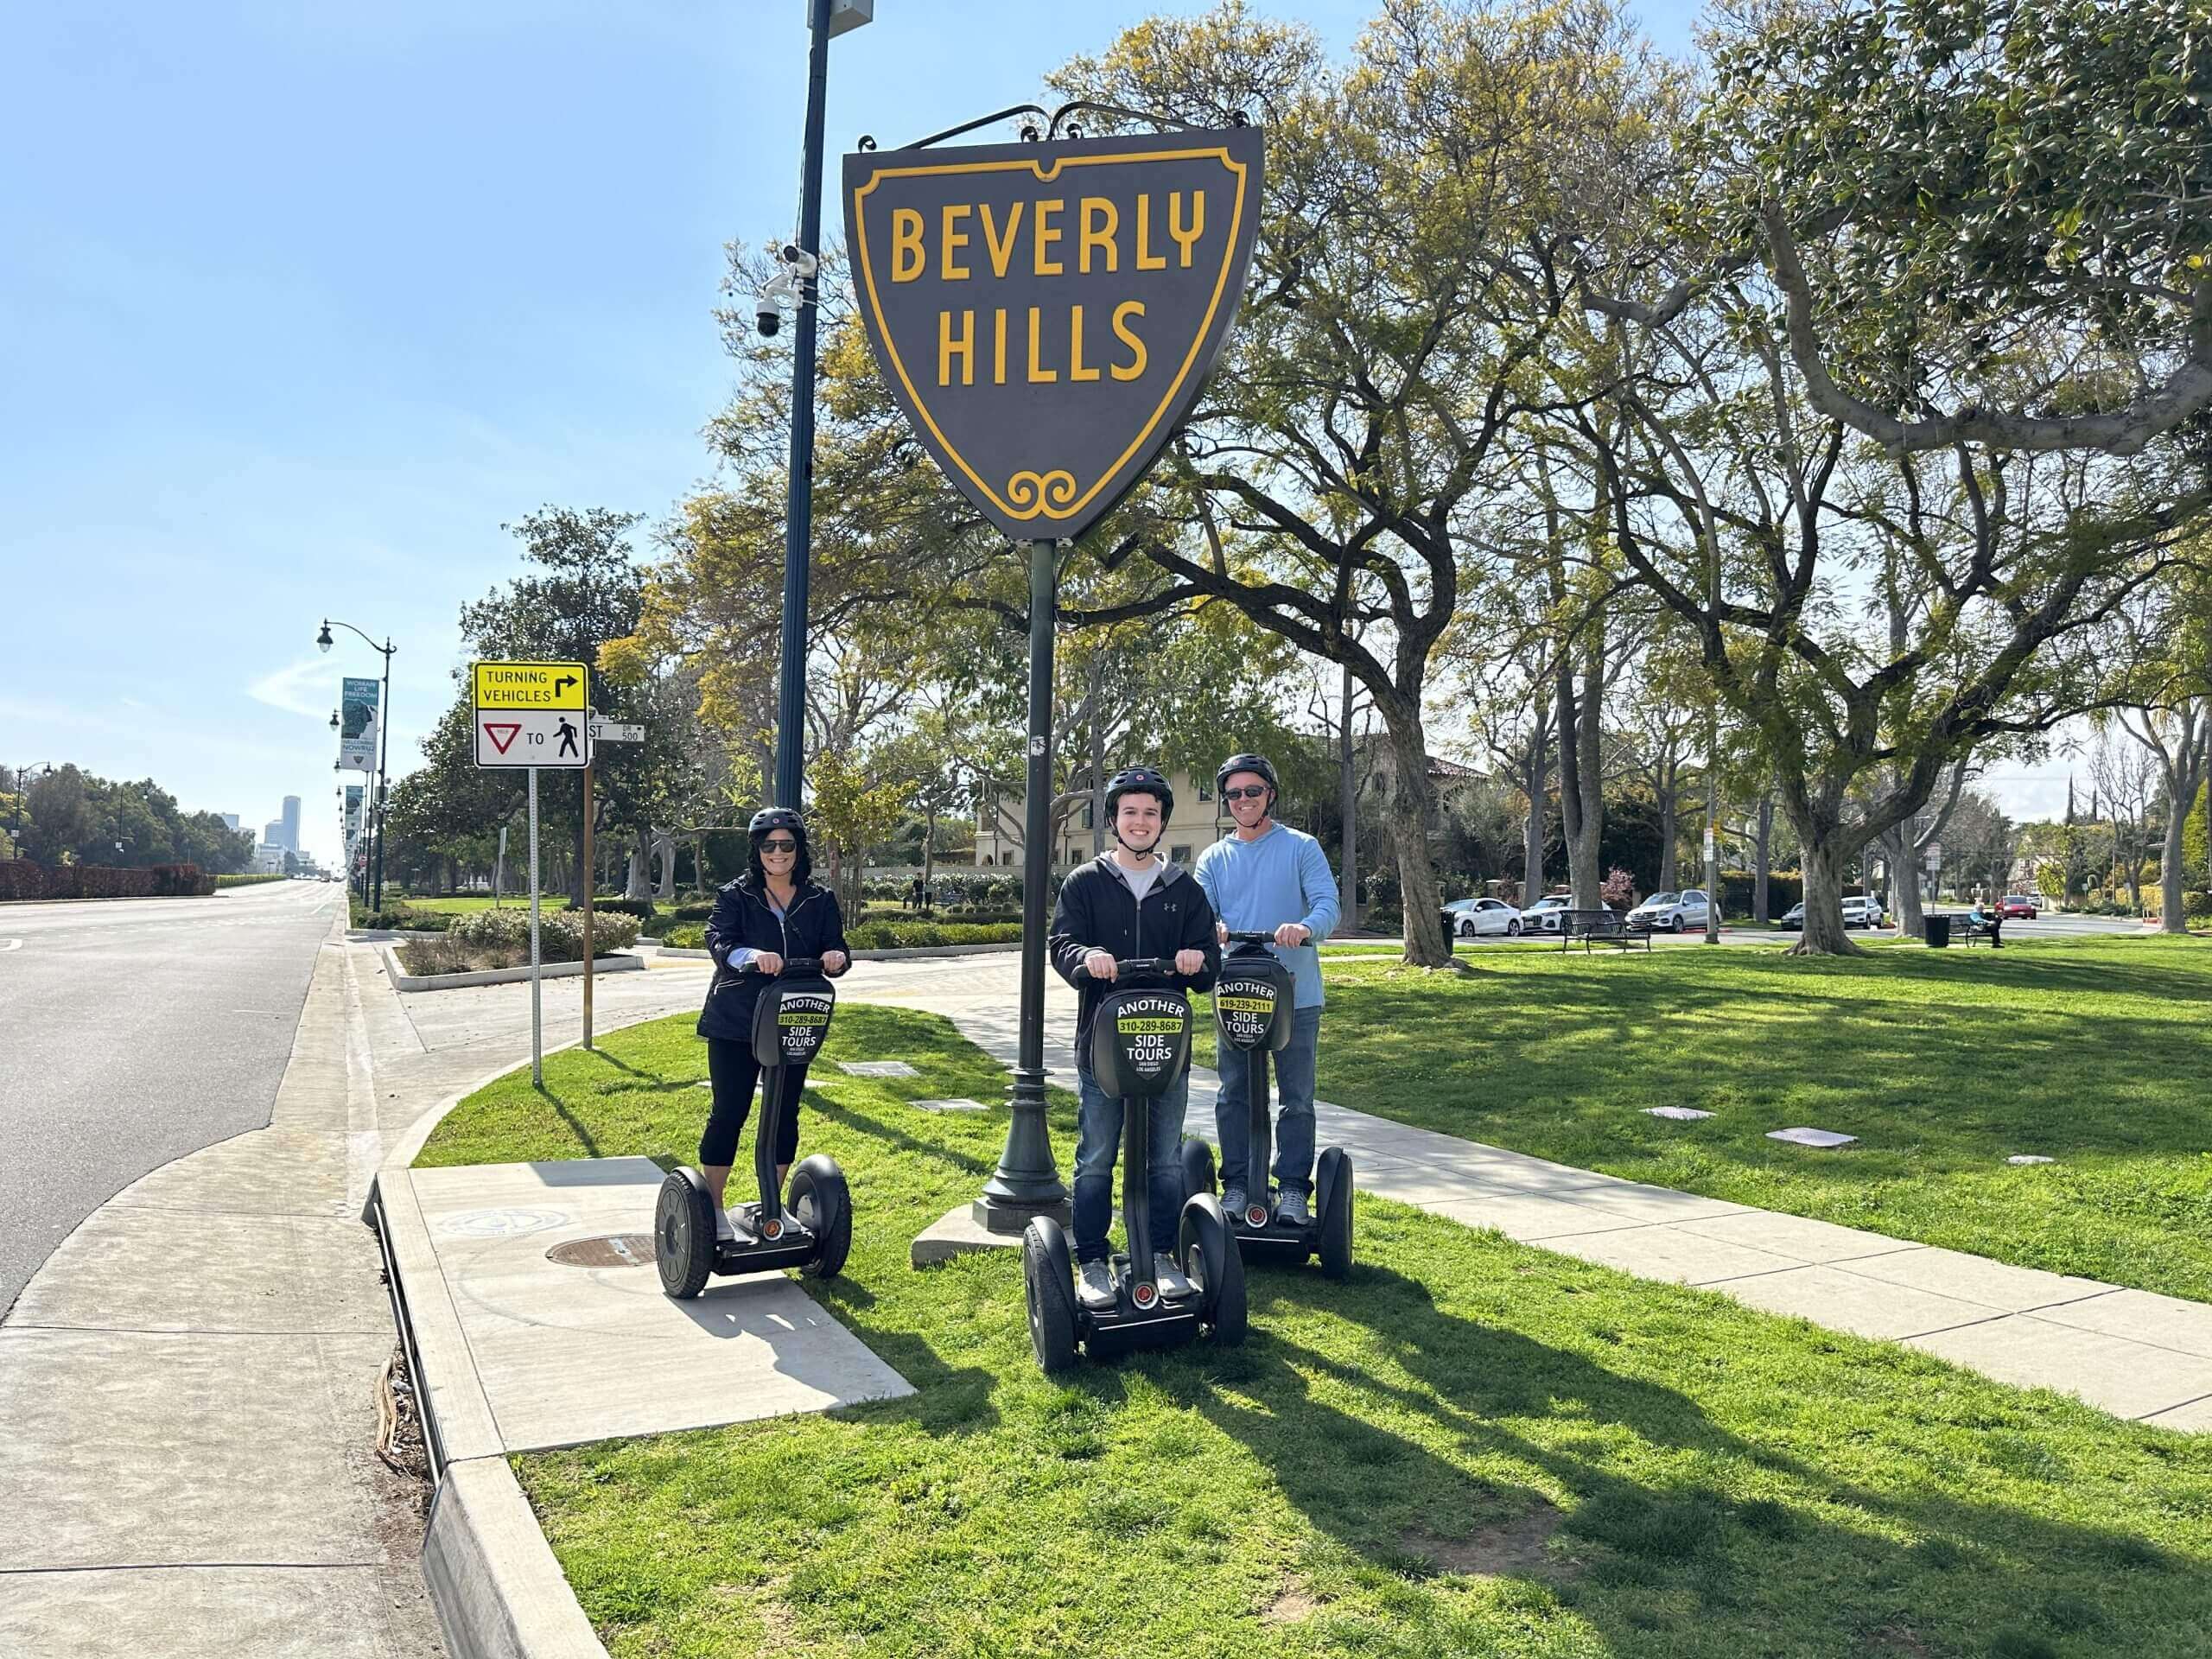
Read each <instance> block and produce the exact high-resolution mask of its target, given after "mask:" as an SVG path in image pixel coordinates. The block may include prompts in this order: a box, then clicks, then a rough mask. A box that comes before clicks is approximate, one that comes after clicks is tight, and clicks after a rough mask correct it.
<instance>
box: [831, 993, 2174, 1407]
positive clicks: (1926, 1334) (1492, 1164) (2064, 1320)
mask: <svg viewBox="0 0 2212 1659" xmlns="http://www.w3.org/2000/svg"><path fill="white" fill-rule="evenodd" d="M846 995H848V997H849V998H850V999H851V1000H855V1001H885V1002H894V1003H898V1004H899V1005H901V1006H905V1007H918V1008H926V1009H929V1010H931V1011H932V1012H936V1013H940V1014H946V1015H948V1016H950V1018H951V1019H952V1020H953V1022H954V1024H955V1025H957V1027H959V1028H960V1030H961V1032H962V1033H963V1035H965V1036H966V1037H968V1038H969V1040H970V1041H972V1042H975V1043H976V1044H977V1045H978V1046H981V1047H982V1048H984V1049H985V1050H987V1051H988V1052H989V1053H990V1054H992V1055H993V1056H994V1057H995V1058H998V1059H1000V1060H1002V1061H1004V1062H1005V1063H1006V1064H1007V1065H1009V1066H1011V1065H1013V1064H1014V1056H1015V1052H1016V1040H1017V1032H1016V1024H1015V1014H1014V1009H1015V999H1014V975H1013V971H1012V969H1011V968H1000V967H998V966H997V965H996V964H994V967H993V969H978V968H976V967H975V966H974V965H972V964H971V965H969V966H968V967H967V968H965V969H963V970H962V972H961V973H960V974H959V976H958V977H957V980H955V981H952V982H943V980H942V978H941V977H938V978H933V977H932V976H927V975H917V974H912V973H906V974H901V975H899V976H896V977H895V979H893V978H888V977H887V978H886V979H884V980H877V979H875V978H874V977H873V976H872V977H871V980H870V981H869V982H864V983H861V984H857V985H854V986H853V987H852V988H851V989H850V990H849V991H848V992H847V993H846ZM1074 1041H1075V995H1074V993H1073V992H1072V991H1070V990H1069V989H1068V988H1066V987H1065V986H1064V985H1062V984H1061V983H1060V982H1059V981H1058V978H1057V976H1052V977H1049V978H1048V980H1047V984H1046V1052H1045V1061H1046V1067H1047V1068H1048V1069H1049V1071H1051V1073H1052V1080H1053V1081H1054V1082H1055V1083H1058V1084H1062V1085H1064V1086H1065V1087H1067V1088H1069V1089H1072V1088H1074V1087H1075V1050H1074ZM1217 1088H1218V1079H1217V1077H1215V1075H1214V1074H1213V1073H1212V1072H1211V1071H1207V1070H1205V1068H1203V1067H1199V1068H1196V1069H1194V1070H1193V1071H1192V1077H1191V1111H1190V1116H1189V1119H1188V1125H1189V1128H1190V1129H1191V1131H1192V1133H1194V1134H1199V1135H1205V1137H1206V1138H1207V1139H1209V1140H1211V1139H1212V1138H1213V1137H1212V1134H1211V1126H1212V1121H1213V1109H1214V1097H1215V1094H1216V1092H1217ZM1315 1116H1316V1117H1317V1119H1318V1120H1319V1121H1318V1129H1319V1135H1318V1144H1319V1145H1320V1146H1324V1147H1329V1146H1338V1147H1344V1150H1345V1151H1346V1152H1348V1153H1350V1154H1351V1156H1352V1160H1353V1165H1354V1168H1355V1172H1356V1175H1357V1182H1358V1187H1359V1190H1360V1191H1361V1192H1370V1193H1373V1194H1375V1195H1376V1197H1379V1198H1394V1199H1396V1200H1398V1201H1399V1202H1401V1203H1404V1204H1410V1205H1416V1206H1417V1207H1419V1208H1421V1209H1424V1210H1428V1211H1433V1212H1435V1213H1436V1214H1438V1215H1441V1216H1446V1217H1450V1218H1451V1219H1452V1220H1454V1221H1459V1222H1463V1223H1465V1224H1466V1225H1468V1226H1471V1227H1486V1228H1494V1229H1495V1230H1497V1231H1499V1232H1501V1233H1503V1234H1504V1235H1505V1236H1507V1237H1509V1238H1512V1239H1516V1240H1518V1241H1520V1242H1522V1243H1529V1244H1537V1245H1541V1247H1542V1248H1543V1249H1548V1250H1557V1251H1560V1253H1562V1254H1564V1255H1573V1256H1579V1257H1580V1258H1582V1259H1583V1260H1585V1261H1587V1262H1599V1263H1602V1264H1603V1265H1605V1266H1606V1267H1611V1268H1619V1269H1620V1270H1622V1271H1623V1272H1624V1273H1631V1274H1637V1275H1638V1276H1640V1277H1643V1278H1646V1279H1656V1280H1663V1281H1670V1282H1672V1283H1675V1284H1684V1285H1696V1286H1701V1287H1705V1288H1707V1289H1711V1290H1717V1291H1720V1292H1722V1293H1724V1294H1727V1295H1730V1296H1732V1297H1734V1298H1736V1300H1738V1301H1741V1302H1744V1303H1745V1304H1747V1305H1749V1306H1753V1307H1758V1308H1762V1309H1764V1310H1765V1311H1766V1312H1768V1313H1783V1314H1791V1315H1796V1316H1797V1317H1800V1318H1802V1319H1809V1320H1811V1321H1813V1322H1814V1323H1815V1324H1817V1325H1827V1326H1829V1327H1831V1328H1832V1329H1835V1330H1839V1331H1847V1332H1853V1334H1855V1335H1858V1336H1862V1337H1872V1338H1878V1339H1880V1340H1885V1341H1896V1342H1902V1343H1904V1344H1905V1345H1907V1346H1908V1347H1912V1348H1917V1349H1919V1350H1921V1351H1923V1352H1925V1353H1929V1354H1933V1355H1936V1357H1939V1358H1942V1359H1947V1360H1950V1361H1952V1362H1954V1363H1957V1364H1961V1365H1964V1366H1967V1367H1968V1368H1969V1369H1971V1370H1977V1371H1980V1372H1982V1373H1983V1374H1984V1375H1986V1376H1993V1377H1995V1378H1996V1379H1997V1380H1999V1382H2003V1383H2013V1384H2015V1385H2017V1386H2018V1387H2022V1388H2046V1389H2057V1390H2059V1391H2060V1392H2062V1393H2066V1394H2071V1395H2076V1396H2077V1397H2079V1398H2081V1399H2082V1400H2085V1401H2087V1402H2088V1403H2090V1404H2091V1405H2094V1406H2098V1407H2101V1408H2103V1409H2105V1410H2107V1411H2109V1412H2112V1413H2113V1414H2114V1415H2116V1416H2121V1417H2129V1418H2135V1419H2138V1420H2139V1421H2145V1422H2148V1423H2153V1424H2156V1425H2158V1427H2164V1428H2172V1429H2182V1430H2192V1431H2207V1430H2212V1306H2208V1305H2206V1304H2204V1303H2202V1302H2192V1301H2187V1300H2182V1299H2180V1298H2177V1297H2172V1296H2160V1295H2154V1294H2152V1293H2150V1292H2148V1291H2141V1290H2127V1289H2122V1288H2120V1287H2117V1286H2113V1285H2107V1284H2101V1283H2099V1282H2098V1281H2095V1280H2091V1279H2073V1278H2067V1277H2064V1276H2063V1275H2061V1274H2054V1273H2044V1272H2039V1271H2037V1270H2035V1269H2033V1268H2016V1267H2011V1266H2007V1265H2006V1264H2005V1263H2003V1262H1993V1261H1990V1260H1988V1259H1987V1258H1986V1257H1984V1256H1979V1255H1967V1254H1965V1253H1963V1252H1961V1251H1958V1250H1946V1249H1933V1248H1930V1247H1929V1246H1927V1245H1924V1244H1916V1243H1911V1242H1910V1241H1909V1240H1905V1239H1898V1238H1890V1237H1887V1236H1884V1235H1882V1234H1880V1233H1870V1232H1862V1231H1859V1230H1855V1229H1853V1228H1848V1227H1839V1226H1835V1225H1834V1224H1831V1223H1828V1222H1824V1221H1813V1220H1808V1219H1807V1218H1806V1217H1801V1216H1786V1215H1779V1214H1777V1213H1775V1212H1773V1211H1765V1210H1754V1209H1751V1208H1748V1207H1746V1206H1745V1205H1738V1204H1729V1203H1726V1202H1723V1201H1721V1200H1719V1199H1716V1198H1700V1197H1698V1196H1696V1195H1695V1194H1694V1193H1688V1192H1675V1191H1674V1190H1673V1189H1671V1188H1668V1187H1659V1186H1647V1185H1641V1184H1639V1183H1637V1182H1635V1181H1626V1180H1622V1179H1618V1178H1617V1177H1614V1176H1610V1175H1603V1174H1599V1173H1597V1172H1595V1171H1592V1170H1586V1169H1576V1168H1573V1167H1570V1166H1567V1165H1564V1164H1554V1163H1548V1162H1546V1161H1545V1160H1542V1159H1541V1158H1531V1157H1528V1156H1526V1155H1525V1154H1521V1153H1516V1152H1510V1151H1508V1150H1506V1149H1505V1148H1503V1147H1490V1146H1484V1145H1483V1144H1481V1143H1480V1142H1478V1141H1464V1140H1460V1139H1459V1138H1458V1137H1456V1136H1452V1135H1440V1134H1438V1133H1436V1132H1434V1131H1433V1130H1429V1129H1421V1128H1413V1127H1411V1126H1410V1125H1408V1124H1403V1123H1398V1122H1392V1121H1391V1120H1389V1119H1388V1118H1382V1117H1375V1116H1370V1115H1369V1114H1367V1113H1365V1112H1357V1111H1352V1110H1351V1109H1348V1108H1345V1107H1342V1106H1336V1105H1332V1104H1330V1103H1327V1102H1325V1101H1323V1102H1318V1103H1316V1106H1315Z"/></svg>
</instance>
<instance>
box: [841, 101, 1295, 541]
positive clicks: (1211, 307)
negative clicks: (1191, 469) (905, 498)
mask: <svg viewBox="0 0 2212 1659" xmlns="http://www.w3.org/2000/svg"><path fill="white" fill-rule="evenodd" d="M1261 148H1262V147H1261V139H1260V133H1259V131H1258V130H1257V129H1255V128H1251V127H1238V128H1232V129H1230V130H1225V131H1183V132H1175V133H1163V134H1156V135H1150V134H1148V135H1145V136H1142V137H1125V138H1082V139H1070V140H1067V141H1065V142H1063V143H1024V144H989V145H979V146H973V147H968V148H959V149H905V150H883V151H868V152H863V153H861V154H860V155H855V156H846V157H845V232H846V240H847V246H848V248H849V250H850V257H851V259H852V264H853V282H854V287H855V292H856V295H857V297H858V300H859V304H860V310H861V318H862V320H863V321H864V323H865V325H866V327H867V329H868V340H869V343H870V344H871V345H872V346H874V350H875V357H876V362H877V364H878V365H880V367H881V369H882V372H883V378H884V379H885V380H886V381H887V383H888V384H889V385H890V387H891V389H892V391H893V395H894V396H896V397H897V398H898V399H899V404H901V406H903V407H904V408H905V410H906V415H907V417H908V419H909V420H911V421H912V423H913V427H914V431H915V433H916V435H918V437H919V438H920V439H921V441H922V442H923V444H924V445H925V447H926V448H928V449H929V451H930V453H931V454H932V455H934V456H935V457H936V459H937V463H938V466H940V467H943V468H944V472H945V475H946V476H947V477H948V478H950V480H952V482H953V484H954V485H955V486H957V488H959V489H960V490H961V491H962V493H964V494H965V495H966V496H967V497H968V499H969V500H971V501H973V502H974V503H975V504H976V506H977V508H979V509H980V510H981V511H982V513H983V514H984V515H985V516H986V517H987V518H989V519H990V521H991V522H992V523H993V524H995V525H997V526H998V528H999V529H1000V530H1001V531H1003V532H1004V533H1005V534H1006V535H1007V536H1008V537H1011V538H1013V539H1014V540H1016V541H1045V540H1064V539H1067V538H1070V537H1075V536H1077V535H1079V534H1081V533H1082V531H1084V528H1085V527H1087V526H1088V525H1090V524H1092V523H1094V522H1096V520H1097V518H1099V517H1100V516H1101V515H1102V514H1103V513H1104V512H1107V511H1108V510H1109V508H1111V507H1112V506H1113V505H1114V504H1115V503H1116V501H1118V500H1120V499H1121V498H1122V496H1123V495H1125V494H1126V493H1128V490H1129V489H1130V488H1131V486H1134V485H1135V483H1136V482H1137V480H1139V479H1140V478H1141V477H1142V476H1143V475H1144V472H1145V469H1146V468H1147V467H1149V466H1150V465H1151V464H1152V461H1153V458H1154V456H1155V455H1156V454H1159V452H1160V446H1161V445H1162V444H1164V443H1165V442H1166V441H1167V439H1168V437H1169V435H1171V434H1172V433H1173V431H1174V430H1175V428H1176V426H1177V424H1178V423H1179V422H1180V421H1181V420H1182V418H1183V417H1184V416H1185V415H1186V414H1188V413H1189V411H1190V409H1191V405H1192V403H1193V402H1194V401H1195V400H1196V399H1197V397H1198V392H1199V390H1200V388H1201V387H1203V386H1204V385H1205V379H1206V375H1207V373H1208V372H1210V371H1211V368H1212V367H1213V364H1214V359H1215V358H1216V357H1217V356H1218V355H1219V353H1220V351H1221V347H1222V344H1223V342H1224V340H1226V339H1227V338H1228V335H1229V329H1230V324H1231V322H1232V321H1234V320H1235V317H1236V307H1237V303H1238V302H1239V300H1240V299H1241V298H1242V297H1243V289H1244V273H1245V269H1246V267H1247V266H1248V265H1249V264H1250V261H1251V257H1252V242H1253V238H1254V236H1255V232H1256V231H1257V229H1258V226H1259V215H1260V164H1261Z"/></svg>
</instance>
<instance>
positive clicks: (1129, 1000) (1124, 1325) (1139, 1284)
mask: <svg viewBox="0 0 2212 1659" xmlns="http://www.w3.org/2000/svg"><path fill="white" fill-rule="evenodd" d="M1171 972H1172V964H1171V963H1166V962H1164V961H1162V960H1160V959H1159V958H1157V957H1135V958H1132V959H1130V960H1128V961H1126V962H1116V963H1115V964H1114V974H1115V983H1116V986H1117V987H1125V988H1119V989H1116V990H1115V991H1114V992H1113V993H1112V994H1111V995H1109V996H1108V997H1107V998H1106V1000H1105V1001H1103V1002H1102V1003H1100V1004H1099V1007H1098V1012H1097V1014H1096V1016H1095V1017H1094V1018H1093V1019H1092V1020H1091V1026H1090V1070H1091V1075H1092V1076H1093V1077H1096V1078H1097V1079H1098V1086H1099V1087H1100V1088H1101V1089H1103V1090H1105V1091H1106V1092H1107V1093H1108V1094H1109V1095H1116V1096H1120V1097H1121V1102H1122V1226H1123V1230H1124V1231H1126V1232H1127V1234H1128V1251H1127V1253H1126V1254H1122V1255H1116V1256H1115V1257H1114V1258H1113V1259H1112V1262H1111V1263H1110V1266H1111V1268H1112V1272H1113V1275H1114V1292H1115V1296H1114V1305H1113V1306H1111V1307H1106V1308H1097V1309H1092V1308H1088V1307H1085V1306H1083V1304H1082V1303H1081V1302H1080V1301H1079V1300H1077V1297H1076V1294H1075V1268H1074V1264H1073V1262H1072V1261H1071V1259H1070V1253H1069V1250H1068V1238H1067V1235H1066V1233H1065V1232H1063V1231H1062V1230H1061V1229H1060V1225H1059V1224H1058V1222H1056V1221H1054V1220H1052V1218H1051V1217H1049V1216H1040V1217H1037V1218H1036V1219H1035V1220H1033V1221H1032V1222H1031V1223H1030V1224H1029V1226H1028V1228H1027V1230H1026V1231H1025V1232H1024V1233H1023V1235H1022V1238H1021V1271H1022V1279H1023V1281H1024V1284H1025V1286H1026V1287H1027V1292H1028V1296H1029V1339H1030V1342H1031V1344H1033V1346H1034V1347H1035V1349H1036V1351H1037V1363H1038V1364H1039V1365H1041V1366H1042V1367H1044V1369H1045V1370H1046V1371H1048V1372H1050V1371H1064V1370H1067V1369H1068V1368H1069V1367H1071V1366H1072V1365H1073V1364H1074V1363H1075V1359H1076V1351H1077V1349H1078V1348H1080V1349H1081V1350H1082V1351H1083V1352H1084V1353H1085V1354H1086V1355H1088V1356H1089V1357H1090V1358H1091V1359H1094V1360H1101V1359H1108V1358H1113V1357H1118V1356H1120V1355H1122V1354H1125V1353H1128V1352H1130V1351H1134V1350H1135V1349H1139V1348H1165V1347H1171V1346H1173V1345H1174V1344H1178V1343H1184V1342H1190V1341H1192V1340H1194V1339H1195V1338H1198V1336H1199V1335H1201V1334H1207V1333H1210V1334H1211V1337H1212V1338H1213V1340H1214V1341H1216V1342H1218V1343H1224V1344H1229V1345H1230V1346H1232V1347H1233V1346H1235V1345H1236V1344H1238V1343H1241V1342H1243V1340H1244V1266H1243V1262H1242V1261H1240V1260H1239V1259H1238V1256H1237V1254H1236V1236H1235V1235H1233V1234H1232V1233H1231V1232H1230V1227H1229V1219H1228V1217H1225V1216H1224V1215H1223V1214H1222V1212H1221V1204H1220V1201H1219V1200H1218V1199H1217V1198H1214V1196H1213V1195H1212V1194H1211V1193H1210V1192H1208V1193H1201V1194H1199V1195H1198V1196H1197V1197H1194V1198H1187V1199H1185V1202H1184V1205H1183V1208H1182V1213H1181V1215H1180V1217H1179V1224H1178V1226H1177V1229H1176V1245H1175V1250H1174V1257H1175V1263H1176V1265H1177V1266H1178V1267H1179V1268H1181V1269H1182V1270H1183V1273H1184V1274H1185V1276H1186V1277H1187V1278H1188V1279H1189V1280H1190V1281H1191V1283H1192V1287H1193V1291H1194V1294H1192V1295H1189V1296H1185V1297H1184V1298H1182V1299H1180V1300H1176V1301H1170V1300H1167V1299H1166V1297H1164V1296H1162V1295H1161V1294H1160V1287H1159V1286H1158V1285H1157V1284H1155V1283H1154V1281H1153V1277H1152V1256H1153V1244H1152V1229H1153V1217H1152V1213H1151V1211H1152V1202H1151V1189H1150V1185H1149V1182H1150V1179H1151V1174H1152V1172H1151V1167H1150V1162H1149V1159H1148V1157H1147V1149H1148V1148H1149V1147H1150V1146H1151V1135H1150V1131H1151V1128H1152V1122H1151V1120H1152V1103H1153V1102H1154V1100H1155V1099H1157V1098H1158V1097H1159V1096H1162V1095H1164V1094H1166V1092H1167V1091H1168V1090H1170V1089H1172V1088H1173V1087H1174V1085H1175V1084H1176V1082H1177V1081H1178V1080H1179V1078H1181V1077H1183V1076H1184V1074H1185V1073H1186V1072H1187V1071H1189V1070H1190V1068H1191V1003H1190V999H1189V998H1187V997H1186V996H1185V995H1183V993H1182V991H1181V990H1179V989H1178V988H1175V987H1174V985H1173V982H1172V980H1171V977H1170V976H1171ZM1133 980H1134V981H1137V982H1139V986H1140V988H1126V987H1128V985H1129V982H1130V981H1133ZM1147 980H1151V981H1157V982H1159V987H1158V988H1141V987H1142V982H1145V981H1147Z"/></svg>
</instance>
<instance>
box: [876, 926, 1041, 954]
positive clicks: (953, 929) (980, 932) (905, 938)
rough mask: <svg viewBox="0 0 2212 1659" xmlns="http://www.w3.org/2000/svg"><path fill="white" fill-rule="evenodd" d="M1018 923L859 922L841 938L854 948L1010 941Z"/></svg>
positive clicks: (1018, 935)
mask: <svg viewBox="0 0 2212 1659" xmlns="http://www.w3.org/2000/svg"><path fill="white" fill-rule="evenodd" d="M1020 938H1021V927H1020V924H1019V923H1012V924H1009V923H1005V922H986V923H976V922H861V923H860V924H859V925H856V926H853V927H849V928H847V929H846V930H845V941H846V943H847V944H850V945H851V946H852V947H853V949H854V950H923V949H926V948H927V947H929V946H931V945H938V944H1018V943H1020Z"/></svg>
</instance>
